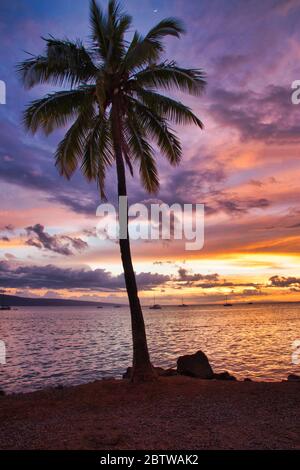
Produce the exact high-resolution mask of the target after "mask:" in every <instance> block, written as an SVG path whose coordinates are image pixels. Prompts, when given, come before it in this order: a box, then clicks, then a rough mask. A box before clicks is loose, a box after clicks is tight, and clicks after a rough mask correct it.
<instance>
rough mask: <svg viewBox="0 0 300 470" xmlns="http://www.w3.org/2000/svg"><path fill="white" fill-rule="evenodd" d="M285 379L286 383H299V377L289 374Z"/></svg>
mask: <svg viewBox="0 0 300 470" xmlns="http://www.w3.org/2000/svg"><path fill="white" fill-rule="evenodd" d="M287 379H288V382H300V375H296V374H290V375H289V376H288V378H287Z"/></svg>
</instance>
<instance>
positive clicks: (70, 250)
mask: <svg viewBox="0 0 300 470" xmlns="http://www.w3.org/2000/svg"><path fill="white" fill-rule="evenodd" d="M26 232H27V234H28V235H29V236H30V238H29V239H28V240H26V242H25V243H26V245H29V246H34V247H36V248H39V249H45V250H49V251H53V252H54V253H59V254H60V255H65V256H71V255H73V254H74V250H75V251H82V250H84V249H85V248H87V247H88V244H87V243H86V242H85V241H84V240H82V239H81V238H74V237H70V236H67V235H50V234H49V233H47V232H45V228H44V226H43V225H41V224H35V225H33V226H31V227H27V228H26Z"/></svg>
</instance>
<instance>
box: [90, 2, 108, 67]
mask: <svg viewBox="0 0 300 470" xmlns="http://www.w3.org/2000/svg"><path fill="white" fill-rule="evenodd" d="M90 25H91V30H92V40H93V43H94V46H95V49H96V50H97V51H98V52H99V54H100V56H101V58H102V59H103V60H105V59H106V58H107V54H108V47H109V37H108V34H107V18H106V17H105V15H104V13H103V11H102V9H101V8H100V7H99V6H98V5H97V3H96V1H95V0H91V5H90Z"/></svg>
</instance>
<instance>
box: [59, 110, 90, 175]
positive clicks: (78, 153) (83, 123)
mask: <svg viewBox="0 0 300 470" xmlns="http://www.w3.org/2000/svg"><path fill="white" fill-rule="evenodd" d="M94 119H95V112H94V108H93V107H91V106H90V104H89V103H87V104H85V106H84V107H83V108H82V110H81V112H80V114H79V116H78V117H77V119H76V121H75V122H74V124H73V125H72V126H71V127H70V129H69V130H68V131H67V132H66V134H65V137H64V138H63V140H62V141H61V142H60V143H59V145H58V147H57V150H56V153H55V165H56V167H57V168H58V171H59V173H60V174H61V175H62V176H65V177H67V178H70V177H71V176H72V174H73V173H74V171H75V170H76V169H77V167H78V163H79V160H80V159H82V157H83V155H84V151H85V146H86V139H87V137H88V135H89V132H90V131H91V129H92V128H93V125H94Z"/></svg>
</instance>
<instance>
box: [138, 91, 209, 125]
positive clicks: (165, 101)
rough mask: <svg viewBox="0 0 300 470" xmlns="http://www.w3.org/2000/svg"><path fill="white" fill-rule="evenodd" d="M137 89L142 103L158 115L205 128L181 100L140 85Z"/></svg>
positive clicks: (177, 122)
mask: <svg viewBox="0 0 300 470" xmlns="http://www.w3.org/2000/svg"><path fill="white" fill-rule="evenodd" d="M135 91H136V94H137V96H138V98H139V99H140V100H141V101H142V103H143V104H144V105H145V106H147V107H148V108H149V109H150V110H151V111H152V112H154V113H155V114H157V115H158V116H160V117H162V118H164V119H167V120H169V121H172V122H174V123H175V124H196V125H197V126H198V127H200V128H201V129H203V127H204V126H203V123H202V122H201V121H200V119H199V118H198V117H197V116H196V115H195V114H194V113H193V112H192V110H191V109H190V108H189V107H188V106H185V105H184V104H183V103H181V102H180V101H176V100H173V99H172V98H169V97H167V96H164V95H161V94H159V93H155V92H154V91H151V90H145V89H143V88H140V87H135Z"/></svg>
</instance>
